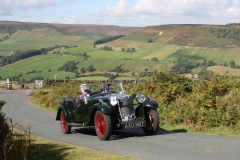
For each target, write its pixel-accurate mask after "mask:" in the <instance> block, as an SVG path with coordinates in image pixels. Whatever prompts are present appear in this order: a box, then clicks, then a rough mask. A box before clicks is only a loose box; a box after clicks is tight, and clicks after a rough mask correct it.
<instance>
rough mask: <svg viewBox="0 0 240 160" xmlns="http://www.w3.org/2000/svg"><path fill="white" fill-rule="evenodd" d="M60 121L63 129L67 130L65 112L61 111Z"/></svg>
mask: <svg viewBox="0 0 240 160" xmlns="http://www.w3.org/2000/svg"><path fill="white" fill-rule="evenodd" d="M60 123H61V127H62V130H63V131H66V130H67V122H66V118H65V115H64V113H61V117H60Z"/></svg>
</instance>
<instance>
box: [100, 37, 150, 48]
mask: <svg viewBox="0 0 240 160" xmlns="http://www.w3.org/2000/svg"><path fill="white" fill-rule="evenodd" d="M148 45H149V43H147V42H137V41H131V40H123V39H121V38H120V39H117V40H114V41H111V42H108V43H104V44H100V45H97V46H96V47H97V48H99V49H100V48H101V47H104V46H108V47H112V48H113V50H115V51H122V50H121V49H122V48H125V49H127V48H130V49H132V48H135V50H139V49H141V48H144V47H146V46H148Z"/></svg>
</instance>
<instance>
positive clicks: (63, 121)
mask: <svg viewBox="0 0 240 160" xmlns="http://www.w3.org/2000/svg"><path fill="white" fill-rule="evenodd" d="M60 125H61V128H62V131H63V133H64V134H69V133H70V132H71V126H69V125H68V124H67V121H66V116H65V114H64V112H63V111H61V113H60Z"/></svg>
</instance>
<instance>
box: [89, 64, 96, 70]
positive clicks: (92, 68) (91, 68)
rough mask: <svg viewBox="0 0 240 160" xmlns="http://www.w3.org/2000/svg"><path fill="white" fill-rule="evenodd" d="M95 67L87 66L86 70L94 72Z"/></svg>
mask: <svg viewBox="0 0 240 160" xmlns="http://www.w3.org/2000/svg"><path fill="white" fill-rule="evenodd" d="M95 70H96V69H95V68H94V66H93V65H90V66H88V68H87V71H88V72H94V71H95Z"/></svg>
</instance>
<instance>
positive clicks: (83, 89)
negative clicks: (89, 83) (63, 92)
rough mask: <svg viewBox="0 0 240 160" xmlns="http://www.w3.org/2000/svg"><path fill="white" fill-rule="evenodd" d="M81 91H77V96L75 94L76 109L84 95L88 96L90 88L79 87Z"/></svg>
mask: <svg viewBox="0 0 240 160" xmlns="http://www.w3.org/2000/svg"><path fill="white" fill-rule="evenodd" d="M80 90H81V91H80V92H79V96H77V98H76V109H78V108H80V107H81V103H82V101H83V99H84V97H85V96H87V97H88V96H89V94H90V90H89V89H88V88H85V87H81V89H80Z"/></svg>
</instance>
